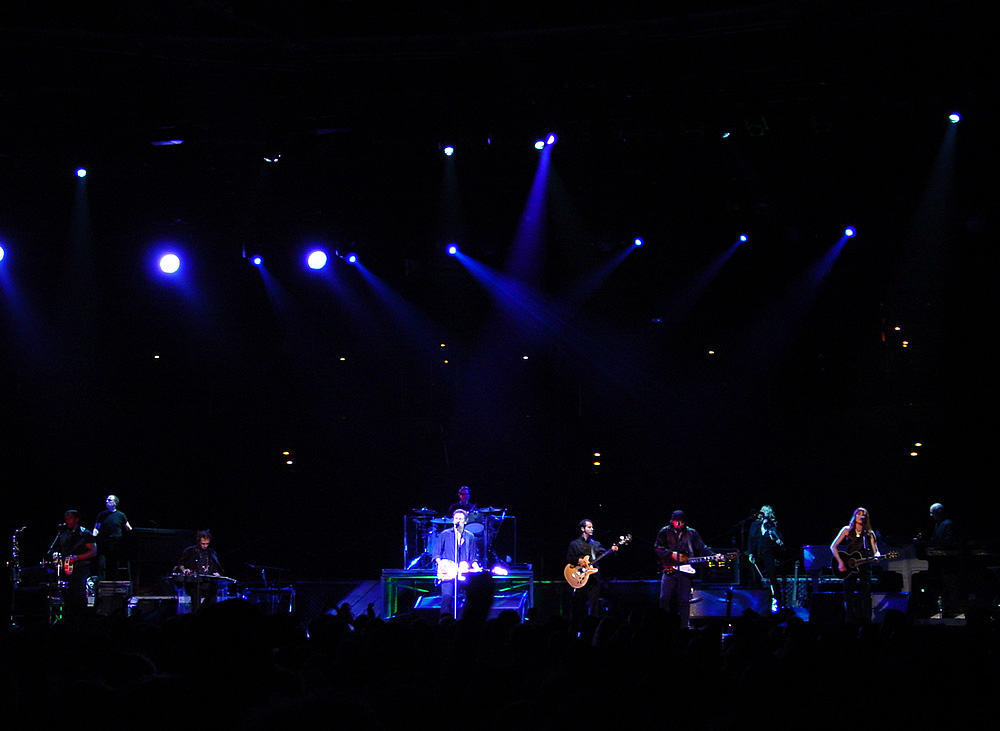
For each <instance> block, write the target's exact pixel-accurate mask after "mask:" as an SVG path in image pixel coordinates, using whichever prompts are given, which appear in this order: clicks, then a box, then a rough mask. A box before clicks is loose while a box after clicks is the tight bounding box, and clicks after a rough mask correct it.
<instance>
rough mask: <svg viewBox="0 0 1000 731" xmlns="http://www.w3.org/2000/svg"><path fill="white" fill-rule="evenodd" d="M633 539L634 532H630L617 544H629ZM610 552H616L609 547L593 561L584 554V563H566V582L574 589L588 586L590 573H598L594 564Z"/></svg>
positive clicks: (564, 574) (582, 560) (564, 571)
mask: <svg viewBox="0 0 1000 731" xmlns="http://www.w3.org/2000/svg"><path fill="white" fill-rule="evenodd" d="M631 541H632V534H631V533H629V534H628V535H627V536H622V537H621V538H619V539H618V541H617V542H616V543H615V545H616V546H627V545H628V544H629V543H630V542H631ZM609 553H614V551H612V550H611V549H610V548H609V549H608V550H607V551H605V552H604V553H602V554H601V555H600V556H598V557H597V558H595V559H594V560H593V561H591V560H590V556H582V557H581V559H580V560H581V562H582V563H578V564H576V565H575V566H574V565H573V564H571V563H568V564H566V568H564V569H563V576H565V577H566V582H567V583H568V584H569V585H570V586H572V587H573V588H574V589H582V588H583V587H584V586H586V584H587V579H589V578H590V575H591V574H596V573H597V566H595V565H594V564H596V563H597V562H598V561H600V560H601V559H602V558H604V557H605V556H607V555H608V554H609Z"/></svg>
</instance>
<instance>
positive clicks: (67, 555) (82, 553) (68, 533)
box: [53, 510, 97, 617]
mask: <svg viewBox="0 0 1000 731" xmlns="http://www.w3.org/2000/svg"><path fill="white" fill-rule="evenodd" d="M64 520H65V521H66V522H65V523H64V524H63V526H62V528H63V530H62V533H60V534H59V536H58V537H57V538H56V540H55V543H54V544H53V550H54V551H55V553H56V554H58V556H57V557H54V558H57V560H58V561H60V563H61V564H62V574H61V576H62V580H63V581H64V582H65V584H64V586H63V591H62V596H63V609H64V611H65V614H66V616H67V617H72V616H78V615H80V614H82V613H83V612H84V611H85V610H86V609H87V579H89V578H90V562H91V560H92V559H94V558H96V557H97V543H96V541H95V540H94V535H93V533H91V532H90V531H89V530H87V529H86V528H84V527H82V526H81V525H80V513H79V512H77V511H76V510H67V511H66V513H65V515H64Z"/></svg>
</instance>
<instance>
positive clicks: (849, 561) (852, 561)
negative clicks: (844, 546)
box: [830, 551, 899, 579]
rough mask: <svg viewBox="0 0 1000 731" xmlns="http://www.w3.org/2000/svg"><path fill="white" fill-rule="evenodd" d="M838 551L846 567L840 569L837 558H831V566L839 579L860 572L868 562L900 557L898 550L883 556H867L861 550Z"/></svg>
mask: <svg viewBox="0 0 1000 731" xmlns="http://www.w3.org/2000/svg"><path fill="white" fill-rule="evenodd" d="M837 553H839V554H840V560H841V561H843V562H844V566H845V569H844V570H843V571H841V570H840V567H839V566H838V565H837V561H836V559H832V560H831V564H830V568H831V569H833V573H834V576H836V577H837V578H838V579H846V578H847V577H848V576H850V575H851V574H856V573H858V570H859V569H860V568H861V567H862V566H864V565H865V564H866V563H878V562H879V561H890V560H892V559H894V558H899V552H898V551H890V552H889V553H883V554H882V555H881V556H867V557H865V556H862V555H861V551H854V552H853V553H845V552H844V551H837Z"/></svg>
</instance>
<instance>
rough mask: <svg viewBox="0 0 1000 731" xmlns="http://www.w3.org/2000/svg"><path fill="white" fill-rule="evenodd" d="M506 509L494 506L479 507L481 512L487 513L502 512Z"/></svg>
mask: <svg viewBox="0 0 1000 731" xmlns="http://www.w3.org/2000/svg"><path fill="white" fill-rule="evenodd" d="M506 509H507V508H493V507H489V508H479V512H480V513H486V514H489V513H502V512H503V511H504V510H506Z"/></svg>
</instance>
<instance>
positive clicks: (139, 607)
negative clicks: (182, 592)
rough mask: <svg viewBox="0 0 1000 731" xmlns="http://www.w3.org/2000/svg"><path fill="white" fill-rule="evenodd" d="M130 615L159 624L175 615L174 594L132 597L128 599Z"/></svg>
mask: <svg viewBox="0 0 1000 731" xmlns="http://www.w3.org/2000/svg"><path fill="white" fill-rule="evenodd" d="M129 606H130V607H131V609H132V616H133V617H136V616H138V617H139V618H141V619H142V620H144V621H146V622H151V623H154V624H159V623H160V622H164V621H166V620H167V619H170V618H171V617H176V616H177V597H176V596H144V597H133V598H132V599H131V600H130V601H129Z"/></svg>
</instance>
